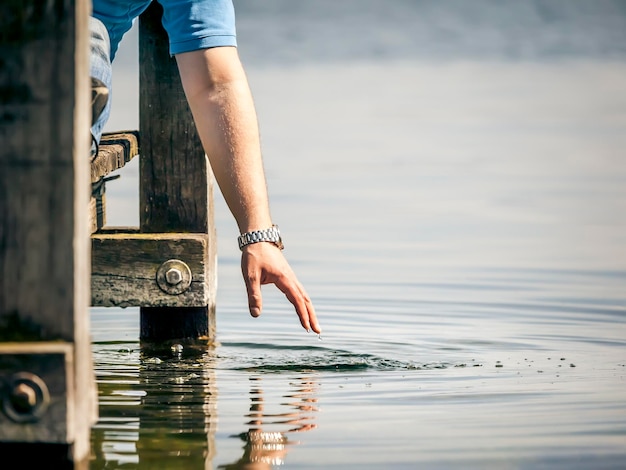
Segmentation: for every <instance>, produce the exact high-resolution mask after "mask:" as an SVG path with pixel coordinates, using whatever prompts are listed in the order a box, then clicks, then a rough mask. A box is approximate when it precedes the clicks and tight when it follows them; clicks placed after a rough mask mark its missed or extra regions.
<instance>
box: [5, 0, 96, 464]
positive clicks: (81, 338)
mask: <svg viewBox="0 0 626 470" xmlns="http://www.w3.org/2000/svg"><path fill="white" fill-rule="evenodd" d="M89 9H90V4H89V2H84V1H78V0H47V1H45V2H44V1H40V0H6V1H3V2H0V64H1V66H0V67H1V70H2V72H1V73H0V141H1V142H2V145H0V342H2V341H4V342H8V341H24V340H29V341H36V342H48V341H64V342H67V343H71V344H72V345H73V348H74V352H73V357H74V361H75V362H74V364H73V366H72V377H70V379H69V380H71V382H72V387H73V394H72V397H73V400H74V404H73V408H74V409H75V410H76V413H74V415H73V417H69V416H68V417H67V418H66V423H65V425H66V431H65V441H66V442H67V443H68V444H69V445H71V447H72V455H71V458H73V459H74V460H75V461H79V460H82V459H84V458H86V456H88V455H89V435H90V427H91V425H92V424H93V422H94V421H95V418H96V416H97V402H96V394H95V381H94V377H93V371H92V369H91V365H92V363H91V342H90V332H89V315H88V306H89V274H90V255H89V249H90V248H89V226H88V219H87V217H88V202H89V167H88V164H89V145H90V136H89V125H90V110H89V72H88V68H89V56H88V53H89V44H88V38H89V34H88V18H89ZM59 426H60V425H59ZM21 429H23V430H24V434H23V435H21V436H19V435H17V434H16V435H12V437H11V438H12V439H17V440H18V441H19V442H28V441H29V431H28V430H27V429H26V428H21ZM34 450H35V449H34ZM54 464H56V462H50V465H54Z"/></svg>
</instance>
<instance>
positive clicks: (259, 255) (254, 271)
mask: <svg viewBox="0 0 626 470" xmlns="http://www.w3.org/2000/svg"><path fill="white" fill-rule="evenodd" d="M241 271H242V273H243V279H244V282H245V283H246V289H247V291H248V306H249V308H250V315H252V316H253V317H258V316H259V315H261V309H262V308H263V298H262V295H261V286H262V285H264V284H275V285H276V287H277V288H278V289H279V290H280V291H281V292H282V293H283V294H285V296H286V297H287V299H289V302H291V303H292V304H293V306H294V307H295V309H296V313H297V314H298V317H299V318H300V324H301V325H302V327H303V328H304V329H305V330H307V331H309V330H313V331H314V332H316V333H321V332H322V329H321V328H320V325H319V323H318V321H317V316H316V314H315V308H314V307H313V302H311V299H310V297H309V295H308V294H307V293H306V291H305V290H304V287H303V286H302V284H300V281H298V279H297V278H296V275H295V273H294V272H293V270H292V269H291V266H289V263H288V262H287V260H286V259H285V257H284V256H283V253H282V251H280V249H279V248H278V247H277V246H276V245H274V244H272V243H265V242H261V243H253V244H252V245H247V246H245V247H244V249H243V254H242V256H241Z"/></svg>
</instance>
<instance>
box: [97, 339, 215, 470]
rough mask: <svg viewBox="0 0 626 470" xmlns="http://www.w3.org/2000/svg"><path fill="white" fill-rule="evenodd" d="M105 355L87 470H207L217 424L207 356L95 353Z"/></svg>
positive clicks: (208, 353)
mask: <svg viewBox="0 0 626 470" xmlns="http://www.w3.org/2000/svg"><path fill="white" fill-rule="evenodd" d="M107 353H108V355H109V357H108V358H107V359H108V360H107V361H104V360H103V358H102V357H99V358H98V359H99V361H98V362H99V369H98V371H97V373H98V389H99V394H100V397H99V402H100V420H99V422H98V424H97V425H96V426H95V428H94V431H93V432H92V451H93V452H94V453H95V455H94V457H93V459H92V462H93V465H92V468H118V467H119V466H122V465H123V466H124V468H137V469H155V468H167V469H204V468H211V462H212V459H213V457H214V455H215V428H216V422H217V411H216V408H217V393H216V387H215V367H214V363H215V358H214V356H213V353H212V351H206V352H205V353H204V354H202V355H201V356H200V357H194V358H186V357H183V356H182V354H180V351H177V350H174V349H173V350H172V354H171V356H170V357H154V356H151V357H147V356H146V357H144V356H140V355H139V354H132V353H130V354H122V353H120V351H119V350H117V351H112V350H109V351H106V350H104V348H103V349H100V350H98V351H96V352H95V354H96V356H102V355H103V354H107ZM104 362H106V364H104ZM121 362H126V363H125V364H124V365H121V364H120V363H121ZM102 462H105V465H104V467H102V466H100V465H101V464H102Z"/></svg>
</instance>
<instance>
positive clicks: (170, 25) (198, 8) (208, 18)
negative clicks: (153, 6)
mask: <svg viewBox="0 0 626 470" xmlns="http://www.w3.org/2000/svg"><path fill="white" fill-rule="evenodd" d="M151 1H152V0H93V13H92V15H93V16H94V17H96V18H98V19H99V20H100V21H102V23H104V25H105V27H106V29H107V31H108V33H109V39H110V41H111V60H113V57H115V53H116V52H117V48H118V45H119V43H120V41H121V40H122V36H124V34H126V32H127V31H128V30H129V29H130V28H131V27H132V25H133V22H134V21H135V19H136V18H137V17H138V16H139V15H140V14H141V13H143V11H144V10H145V9H146V8H148V6H149V5H150V2H151ZM159 3H160V4H161V5H162V6H163V27H164V28H165V30H166V31H167V34H168V37H169V42H170V54H172V55H173V54H179V53H181V52H189V51H195V50H198V49H207V48H210V47H218V46H236V45H237V38H236V31H235V9H234V7H233V3H232V0H159Z"/></svg>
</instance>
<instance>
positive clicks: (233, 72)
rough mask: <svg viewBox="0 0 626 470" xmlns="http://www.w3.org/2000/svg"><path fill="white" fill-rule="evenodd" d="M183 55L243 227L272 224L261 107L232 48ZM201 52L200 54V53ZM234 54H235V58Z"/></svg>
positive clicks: (188, 88) (216, 165)
mask: <svg viewBox="0 0 626 470" xmlns="http://www.w3.org/2000/svg"><path fill="white" fill-rule="evenodd" d="M221 49H226V50H206V51H197V52H193V53H189V54H181V55H180V56H178V57H177V59H178V64H179V68H180V70H181V77H182V79H183V86H184V88H185V93H186V95H187V99H188V101H189V105H190V107H191V111H192V113H193V116H194V120H195V123H196V127H197V129H198V133H199V135H200V139H201V141H202V145H203V147H204V150H205V152H206V154H207V156H208V157H209V161H210V162H211V167H212V169H213V172H214V174H215V178H216V180H217V183H218V185H219V187H220V190H221V192H222V194H223V195H224V199H225V200H226V203H227V205H228V207H229V209H230V210H231V212H232V213H233V216H234V217H235V220H236V221H237V225H238V226H239V230H240V231H241V232H247V231H250V230H256V229H262V228H267V227H269V226H270V225H271V224H272V221H271V216H270V212H269V204H268V197H267V187H266V183H265V176H264V175H265V173H264V170H263V163H262V158H261V150H260V142H259V132H258V123H257V118H256V111H255V108H254V103H253V100H252V95H251V93H250V88H249V86H248V82H247V79H246V76H245V74H244V72H243V69H242V68H241V64H240V62H239V60H238V58H237V59H236V60H233V57H232V55H233V53H235V54H236V51H235V50H233V49H232V48H221ZM194 54H195V56H194ZM229 56H230V57H229Z"/></svg>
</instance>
